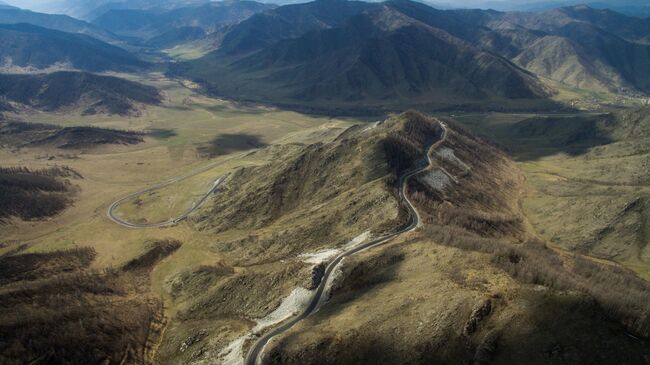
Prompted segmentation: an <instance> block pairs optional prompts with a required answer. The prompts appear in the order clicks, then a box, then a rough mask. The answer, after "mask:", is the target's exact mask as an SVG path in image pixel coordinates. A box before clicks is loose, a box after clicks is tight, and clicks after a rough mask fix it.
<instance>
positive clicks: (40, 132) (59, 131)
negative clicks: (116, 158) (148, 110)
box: [0, 121, 143, 149]
mask: <svg viewBox="0 0 650 365" xmlns="http://www.w3.org/2000/svg"><path fill="white" fill-rule="evenodd" d="M141 142H143V139H142V134H141V133H137V132H130V131H120V130H113V129H104V128H96V127H63V128H62V127H57V126H54V125H48V124H35V123H24V122H15V121H0V146H12V147H19V148H20V147H39V146H53V147H55V148H62V149H80V148H93V147H97V146H101V145H106V144H118V145H131V144H137V143H141Z"/></svg>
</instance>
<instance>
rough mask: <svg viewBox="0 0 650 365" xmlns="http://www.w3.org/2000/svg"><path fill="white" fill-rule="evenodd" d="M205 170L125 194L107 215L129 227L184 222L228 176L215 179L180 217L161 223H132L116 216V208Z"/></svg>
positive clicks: (109, 208) (149, 226) (156, 226)
mask: <svg viewBox="0 0 650 365" xmlns="http://www.w3.org/2000/svg"><path fill="white" fill-rule="evenodd" d="M212 167H214V166H211V167H210V168H212ZM203 171H205V170H204V169H201V171H199V172H195V173H194V174H192V175H184V176H181V177H178V178H175V179H172V180H169V181H166V182H164V183H161V184H157V185H154V186H152V187H149V188H147V189H144V190H140V191H136V192H135V193H131V194H129V195H127V196H124V197H122V198H120V199H118V200H116V201H114V202H113V204H111V205H110V206H109V207H108V210H107V211H106V215H107V216H108V218H109V219H110V220H112V221H113V222H115V223H117V224H119V225H121V226H124V227H128V228H163V227H171V226H175V225H177V224H178V223H179V222H182V221H184V220H185V219H187V217H188V216H189V215H190V214H192V213H193V212H194V211H195V210H197V209H198V208H199V207H200V206H201V204H203V203H204V202H205V200H206V199H207V198H208V197H209V196H210V194H212V193H213V192H214V191H215V190H216V189H217V188H218V187H219V186H220V185H221V184H222V183H223V181H224V180H225V179H226V176H220V177H219V178H217V180H215V181H214V184H213V185H212V187H211V188H210V190H208V192H207V193H205V194H203V195H202V196H201V198H200V199H199V200H198V201H196V202H194V203H193V204H192V207H191V208H189V209H188V210H186V211H185V212H184V213H183V214H181V215H180V216H178V217H176V218H174V219H170V220H168V221H165V222H160V223H132V222H128V221H126V220H124V219H122V218H120V217H118V216H116V215H115V209H116V208H117V207H118V206H119V205H120V204H122V203H124V202H125V201H127V200H129V199H132V198H134V197H136V196H138V195H140V194H144V193H148V192H150V191H154V190H158V189H161V188H164V187H166V186H168V185H171V184H174V183H176V182H179V181H181V180H184V179H187V178H188V177H191V176H194V175H196V174H199V173H201V172H203Z"/></svg>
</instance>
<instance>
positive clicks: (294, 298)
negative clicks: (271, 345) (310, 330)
mask: <svg viewBox="0 0 650 365" xmlns="http://www.w3.org/2000/svg"><path fill="white" fill-rule="evenodd" d="M312 293H313V292H312V291H311V290H307V289H305V288H296V289H294V290H293V291H292V292H291V294H289V296H287V297H286V298H284V299H282V303H280V306H278V308H276V309H275V310H274V311H273V312H271V313H269V314H268V315H267V316H266V317H264V318H260V319H258V320H256V322H257V324H256V325H255V327H253V329H251V330H250V331H249V332H248V333H246V334H245V335H243V336H241V337H238V338H237V339H235V340H234V341H232V342H231V343H230V344H228V346H226V347H225V348H224V349H223V350H221V352H219V355H218V357H219V359H221V364H222V365H242V364H243V363H244V342H246V341H247V340H248V339H251V338H253V334H255V333H257V332H259V331H261V330H263V329H265V328H267V327H270V326H273V325H275V324H278V323H280V322H282V321H284V320H285V319H288V318H289V317H291V316H293V315H296V314H298V313H299V312H300V311H301V310H303V308H305V307H306V306H307V304H309V300H310V299H311V295H312Z"/></svg>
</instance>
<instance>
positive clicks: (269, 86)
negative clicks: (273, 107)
mask: <svg viewBox="0 0 650 365" xmlns="http://www.w3.org/2000/svg"><path fill="white" fill-rule="evenodd" d="M397 5H399V3H398V4H397ZM428 9H431V8H428ZM430 11H432V12H437V11H436V10H434V9H431V10H430ZM285 19H289V20H285ZM425 20H429V19H426V18H425V19H422V18H419V17H418V18H415V17H412V16H410V15H409V14H408V13H407V12H405V11H403V10H402V9H401V8H400V7H399V6H393V4H391V3H387V4H385V5H378V4H363V5H361V4H358V5H357V4H355V3H347V2H340V1H333V2H331V1H320V2H314V3H308V4H303V5H295V6H291V7H280V8H278V9H276V10H274V11H271V12H267V13H264V14H261V15H257V16H254V17H251V18H250V19H248V20H247V21H245V22H242V23H241V24H239V25H237V26H235V27H234V28H233V29H232V30H231V31H230V32H229V33H228V34H226V36H225V37H224V39H223V42H222V43H221V47H220V48H219V49H218V50H217V51H215V52H213V53H211V54H209V55H207V56H205V57H203V58H201V59H198V60H196V61H191V62H189V63H187V64H186V65H185V66H184V67H179V68H178V69H177V70H176V72H178V73H181V74H183V75H188V76H189V77H191V78H193V79H195V80H197V81H200V82H202V83H203V84H204V85H205V87H206V89H207V90H208V91H209V92H211V93H214V94H217V95H225V96H229V97H233V98H242V99H250V100H258V101H266V102H269V101H270V102H275V103H280V104H282V103H285V104H291V103H303V104H307V105H313V106H317V105H319V104H321V103H338V104H339V105H350V106H353V105H355V104H362V103H364V102H365V103H370V104H375V103H381V104H383V105H384V106H386V107H388V108H390V107H391V105H393V106H394V105H395V104H398V103H402V104H407V105H408V104H410V105H417V104H426V103H432V104H434V105H437V106H438V107H440V106H443V105H450V104H456V105H457V104H460V103H462V102H466V103H471V102H472V101H479V100H480V101H481V102H485V99H488V101H494V100H498V99H543V98H545V97H547V96H548V95H549V90H548V89H546V88H545V87H544V86H543V85H542V84H541V83H540V82H539V81H538V80H537V78H536V77H535V76H534V75H533V74H531V73H528V72H526V71H524V70H523V69H520V68H519V67H517V66H515V65H514V64H512V63H511V62H510V61H508V60H507V59H505V58H502V57H499V56H497V55H495V54H494V53H490V52H485V51H483V50H481V49H480V48H477V47H474V46H473V45H471V44H470V43H468V42H466V41H463V40H462V39H460V38H457V37H455V36H453V35H451V34H450V33H448V32H446V31H445V30H442V29H440V28H437V27H436V24H434V23H433V21H430V22H425Z"/></svg>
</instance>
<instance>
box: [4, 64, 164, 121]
mask: <svg viewBox="0 0 650 365" xmlns="http://www.w3.org/2000/svg"><path fill="white" fill-rule="evenodd" d="M0 97H3V98H5V99H6V100H7V101H11V102H14V103H18V104H19V105H20V104H22V105H23V106H27V107H31V108H35V109H39V110H48V111H57V110H64V109H65V110H72V109H81V111H82V112H83V113H84V114H96V113H107V114H119V115H127V114H129V113H135V112H137V109H138V106H139V105H142V104H144V105H147V104H149V105H152V104H158V103H160V102H161V95H160V93H159V92H158V90H156V89H155V88H154V87H151V86H146V85H143V84H139V83H136V82H133V81H128V80H125V79H121V78H117V77H113V76H99V75H94V74H90V73H84V72H54V73H50V74H37V75H9V74H0Z"/></svg>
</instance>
